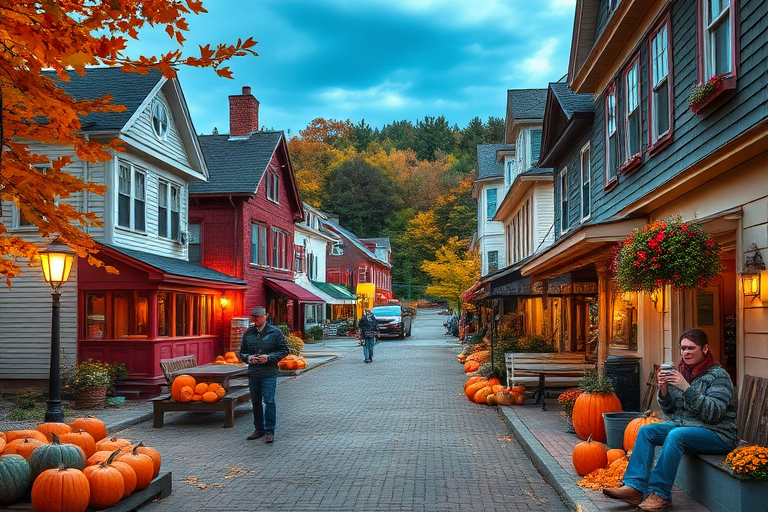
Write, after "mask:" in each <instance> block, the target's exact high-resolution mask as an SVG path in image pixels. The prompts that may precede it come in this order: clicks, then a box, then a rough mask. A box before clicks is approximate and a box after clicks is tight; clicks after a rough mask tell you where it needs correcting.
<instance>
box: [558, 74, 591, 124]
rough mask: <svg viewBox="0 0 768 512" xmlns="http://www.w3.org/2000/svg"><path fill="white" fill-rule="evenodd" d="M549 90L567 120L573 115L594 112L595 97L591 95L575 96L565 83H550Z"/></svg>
mask: <svg viewBox="0 0 768 512" xmlns="http://www.w3.org/2000/svg"><path fill="white" fill-rule="evenodd" d="M549 88H550V90H551V91H552V94H553V95H554V97H555V99H556V100H557V101H558V103H559V104H560V107H561V108H562V109H563V112H565V115H566V116H567V117H568V119H570V118H571V117H573V115H574V114H590V113H593V112H594V111H595V97H594V96H593V95H592V94H576V93H575V92H573V91H571V89H570V88H569V87H568V84H567V83H565V82H555V83H551V84H549Z"/></svg>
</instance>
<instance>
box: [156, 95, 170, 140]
mask: <svg viewBox="0 0 768 512" xmlns="http://www.w3.org/2000/svg"><path fill="white" fill-rule="evenodd" d="M168 118H169V116H168V109H167V108H166V106H165V105H164V104H163V102H162V101H160V100H159V99H155V100H154V101H153V102H152V130H153V131H154V132H155V136H156V137H157V138H158V139H160V140H165V138H166V137H167V136H168Z"/></svg>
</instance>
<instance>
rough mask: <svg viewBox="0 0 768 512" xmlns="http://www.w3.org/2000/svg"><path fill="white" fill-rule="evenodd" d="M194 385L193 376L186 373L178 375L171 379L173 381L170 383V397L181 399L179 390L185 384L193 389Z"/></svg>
mask: <svg viewBox="0 0 768 512" xmlns="http://www.w3.org/2000/svg"><path fill="white" fill-rule="evenodd" d="M196 385H197V381H195V378H194V377H193V376H191V375H187V374H184V375H179V376H178V377H176V378H175V379H173V383H172V384H171V399H172V400H178V401H183V400H180V398H179V396H180V395H181V390H182V389H184V387H185V386H189V387H190V388H192V389H193V390H194V389H195V386H196Z"/></svg>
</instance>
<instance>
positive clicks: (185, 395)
mask: <svg viewBox="0 0 768 512" xmlns="http://www.w3.org/2000/svg"><path fill="white" fill-rule="evenodd" d="M193 396H195V390H194V389H193V388H192V387H190V386H184V387H183V388H181V392H180V393H179V399H178V400H179V402H190V401H192V397H193Z"/></svg>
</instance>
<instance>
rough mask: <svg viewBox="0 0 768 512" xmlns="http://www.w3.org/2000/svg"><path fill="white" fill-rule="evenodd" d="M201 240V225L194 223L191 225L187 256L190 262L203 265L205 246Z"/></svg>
mask: <svg viewBox="0 0 768 512" xmlns="http://www.w3.org/2000/svg"><path fill="white" fill-rule="evenodd" d="M201 241H202V240H201V238H200V223H199V222H194V223H190V224H189V248H188V249H187V255H188V258H189V261H191V262H193V263H202V261H203V246H202V244H201Z"/></svg>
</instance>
